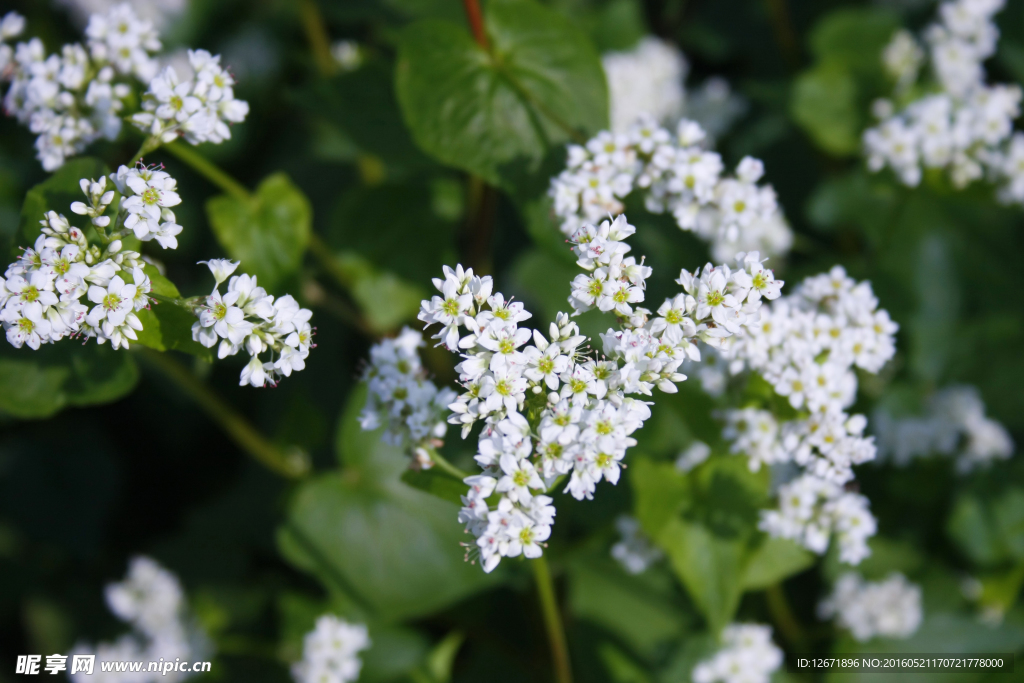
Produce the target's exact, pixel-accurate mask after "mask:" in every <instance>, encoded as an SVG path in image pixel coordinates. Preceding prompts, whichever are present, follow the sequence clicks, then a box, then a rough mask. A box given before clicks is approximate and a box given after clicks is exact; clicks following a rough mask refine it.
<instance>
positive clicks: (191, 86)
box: [0, 4, 249, 171]
mask: <svg viewBox="0 0 1024 683" xmlns="http://www.w3.org/2000/svg"><path fill="white" fill-rule="evenodd" d="M24 25H25V20H24V18H23V17H21V16H20V15H18V14H16V13H14V12H10V13H8V14H7V15H6V16H4V18H3V19H2V20H0V80H8V81H10V82H11V86H10V88H9V89H8V91H7V94H6V96H5V97H4V108H5V109H6V111H7V113H8V114H10V115H11V116H15V117H17V119H18V121H19V122H21V123H23V124H25V125H27V126H28V127H29V130H31V131H32V132H33V133H36V134H37V135H38V136H39V137H38V138H37V139H36V151H37V155H38V158H39V160H40V161H41V162H42V164H43V168H45V169H46V170H47V171H53V170H55V169H57V168H60V167H61V166H62V165H63V164H64V162H65V160H66V159H67V158H68V157H70V156H73V155H75V154H78V153H80V152H82V151H83V150H84V149H85V148H86V147H87V146H88V145H89V144H91V143H92V142H95V141H96V140H98V139H100V138H101V137H102V138H106V139H108V140H113V139H115V138H116V137H117V136H118V134H119V133H120V132H121V122H122V119H124V118H125V113H124V111H123V110H124V108H125V104H126V103H127V102H130V101H134V99H133V98H132V95H133V93H134V92H135V89H134V87H133V85H134V84H133V83H132V78H134V79H137V80H138V81H139V82H141V83H144V84H148V86H149V89H148V91H147V92H146V93H145V95H144V96H143V97H142V108H143V111H141V112H138V113H135V114H133V115H132V116H130V117H128V118H129V120H131V121H132V123H133V124H134V125H135V126H137V127H138V128H140V129H142V130H144V131H146V132H147V133H149V134H150V135H151V136H153V137H154V138H155V139H156V140H158V141H159V142H170V141H172V140H174V139H175V138H177V137H179V136H184V138H185V139H186V140H187V141H188V142H190V143H192V144H194V145H195V144H199V143H201V142H214V143H220V142H223V141H224V140H226V139H228V138H230V137H231V131H230V129H229V127H228V124H230V123H239V122H241V121H244V120H245V117H246V116H247V115H248V113H249V105H248V104H247V103H246V102H244V101H242V100H238V99H235V95H234V89H233V86H234V83H235V81H234V78H232V76H231V74H229V73H228V72H227V71H226V70H225V69H224V68H223V67H221V66H220V56H219V55H216V56H214V55H211V54H210V53H209V52H207V51H206V50H194V51H189V53H188V58H189V65H190V68H191V70H192V71H193V72H194V73H193V74H192V75H191V76H190V77H189V78H187V79H185V80H184V81H182V80H180V79H179V78H178V75H177V73H176V72H175V70H174V68H173V67H167V68H165V69H164V70H163V71H162V72H161V73H159V74H157V70H158V68H159V66H158V63H157V61H156V60H155V59H154V58H153V54H154V53H156V52H157V51H158V50H160V49H161V43H160V37H159V35H158V34H157V32H156V31H155V30H154V28H153V24H152V22H150V21H146V20H142V19H139V18H138V17H137V16H136V14H135V12H134V10H133V9H132V8H131V6H130V5H128V4H118V5H116V6H114V7H111V8H109V10H108V11H106V12H105V13H103V14H94V15H92V16H91V17H90V19H89V24H88V26H87V27H86V29H85V37H86V41H85V45H82V44H80V43H73V44H69V45H65V46H64V47H63V49H62V50H61V52H60V54H52V55H49V56H47V54H46V50H45V48H44V46H43V43H42V41H41V40H39V39H38V38H32V39H31V40H29V41H28V42H24V43H18V44H17V45H16V46H15V47H13V48H12V47H11V46H10V45H8V44H7V41H8V40H10V39H11V38H14V37H16V36H18V35H19V34H20V33H21V32H22V31H23V30H24Z"/></svg>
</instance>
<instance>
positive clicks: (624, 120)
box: [601, 36, 690, 133]
mask: <svg viewBox="0 0 1024 683" xmlns="http://www.w3.org/2000/svg"><path fill="white" fill-rule="evenodd" d="M601 64H602V65H603V66H604V73H605V76H606V78H607V79H608V104H609V118H610V120H611V128H612V130H613V131H615V132H616V133H624V132H626V130H627V129H628V128H629V126H631V125H632V124H634V123H636V121H637V120H638V119H640V118H641V117H644V116H647V117H650V118H653V119H654V120H655V121H657V122H658V123H667V122H670V121H673V120H675V119H678V118H679V117H680V116H681V115H682V113H683V104H684V102H685V101H686V90H685V88H684V87H683V82H684V81H685V80H686V74H687V72H688V71H689V69H690V67H689V64H687V63H686V57H685V56H683V53H682V52H680V51H679V49H678V48H677V47H675V46H674V45H672V44H671V43H667V42H665V41H663V40H661V39H659V38H655V37H654V36H647V37H645V38H644V39H642V40H641V41H640V42H639V43H638V44H637V45H636V47H634V48H632V49H631V50H623V51H621V52H607V53H605V54H604V55H602V56H601Z"/></svg>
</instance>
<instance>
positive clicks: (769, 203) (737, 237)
mask: <svg viewBox="0 0 1024 683" xmlns="http://www.w3.org/2000/svg"><path fill="white" fill-rule="evenodd" d="M705 138H706V133H705V131H704V129H703V128H702V127H701V126H700V125H699V124H697V123H696V122H695V121H691V120H686V119H684V120H682V121H680V122H679V125H678V134H677V135H676V136H672V135H670V134H669V133H668V131H666V130H664V129H663V128H661V127H660V126H659V125H658V122H657V121H655V120H654V119H652V118H650V117H646V118H644V117H641V118H640V119H639V120H638V121H636V122H635V123H633V125H632V126H631V127H629V128H628V130H625V131H623V132H621V133H619V134H618V135H613V134H611V133H608V132H603V133H599V134H598V135H597V136H595V137H594V138H593V139H592V140H590V141H589V142H588V143H587V144H586V145H585V146H570V148H569V164H568V168H567V169H566V170H565V171H563V172H562V173H561V174H559V175H558V176H557V177H555V178H553V179H552V181H551V188H550V192H549V194H550V195H551V197H552V198H553V200H554V204H555V213H556V214H557V215H558V216H559V218H560V219H561V220H562V226H561V229H562V232H563V233H565V235H567V236H569V237H572V241H573V242H576V243H577V244H578V245H584V244H585V243H586V242H588V241H589V239H584V238H581V236H578V235H577V233H578V231H579V230H580V229H581V228H582V227H584V226H586V225H587V224H596V223H597V222H598V221H601V220H602V219H604V218H605V217H607V216H608V215H609V214H612V215H614V214H618V213H621V212H622V210H623V204H622V200H623V199H624V198H625V197H626V196H627V195H629V194H630V192H632V191H633V190H634V189H638V190H640V191H641V192H642V193H643V196H644V200H645V204H646V206H647V208H648V210H650V211H654V212H658V213H662V212H666V211H667V212H670V213H672V215H673V216H674V217H675V219H676V222H677V224H678V225H679V227H680V228H681V229H683V230H690V231H694V232H695V233H696V234H697V235H698V236H699V237H701V238H703V239H705V240H707V241H709V242H711V243H712V253H713V255H714V257H715V258H716V259H719V260H730V261H731V260H732V259H733V257H734V256H735V255H736V253H737V252H741V251H742V252H746V251H754V250H757V251H760V252H762V253H765V254H778V253H784V252H785V251H786V250H788V249H789V246H790V244H791V242H792V235H791V233H790V231H789V228H788V227H787V226H786V224H785V222H784V221H783V220H782V218H781V216H780V215H779V212H778V206H777V203H776V200H775V193H774V192H773V191H772V190H771V188H770V187H760V186H757V185H756V184H755V183H756V182H757V181H758V180H759V179H760V178H761V175H762V174H763V165H762V164H761V163H760V162H759V161H757V160H755V159H751V158H749V157H748V158H745V159H744V160H743V161H742V162H741V164H740V166H739V167H738V168H737V177H734V178H733V177H724V176H723V172H724V170H725V169H724V165H723V163H722V159H721V157H720V156H719V155H718V154H716V153H714V152H711V151H708V150H706V149H703V148H701V147H699V146H698V145H699V144H700V143H701V142H702V141H703V140H704V139H705ZM582 237H586V236H582ZM621 239H622V238H613V239H612V241H621ZM606 242H607V240H602V241H601V242H600V243H599V245H598V246H599V247H604V246H605V244H606ZM583 251H592V250H591V249H590V248H586V249H584V250H581V252H580V253H578V255H579V256H581V258H584V259H592V258H595V256H596V255H595V254H593V253H582V252H583ZM613 255H614V252H613V253H611V254H609V255H608V256H606V257H605V258H604V260H603V261H600V262H599V263H597V265H602V264H603V265H611V262H612V258H611V257H612V256H613ZM585 262H586V261H585ZM587 263H588V265H584V266H583V267H584V268H585V269H587V270H593V268H592V267H591V266H590V265H589V262H587ZM605 279H606V278H605V277H603V276H601V275H598V274H595V275H592V276H589V277H587V278H583V277H582V276H581V277H580V278H577V282H576V283H574V287H573V289H574V291H573V297H574V298H576V299H578V301H579V302H580V304H582V305H583V306H584V307H585V306H595V305H596V304H595V301H596V300H597V299H598V297H599V296H600V294H601V291H600V290H601V288H602V287H603V286H604V285H605V284H606V283H605ZM612 279H613V280H616V279H618V278H617V277H613V278H612ZM632 284H633V285H637V284H639V283H636V282H634V283H632ZM629 303H632V302H629ZM578 310H580V309H579V308H578ZM602 310H611V308H609V307H605V308H603V309H602ZM620 312H621V311H620Z"/></svg>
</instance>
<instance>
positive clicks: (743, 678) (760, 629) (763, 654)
mask: <svg viewBox="0 0 1024 683" xmlns="http://www.w3.org/2000/svg"><path fill="white" fill-rule="evenodd" d="M720 640H721V643H722V648H721V649H720V650H719V651H718V652H717V653H716V654H715V655H714V656H713V657H711V658H710V659H707V660H704V661H702V662H700V663H699V664H697V666H695V667H694V669H693V673H692V677H693V682H694V683H768V681H769V680H771V677H772V674H773V673H774V672H775V671H776V670H778V668H779V667H781V666H782V661H783V655H782V650H780V649H779V648H778V647H777V646H776V645H775V643H773V642H772V629H771V627H770V626H761V625H759V624H731V625H729V626H726V627H725V629H723V631H722V634H721V638H720Z"/></svg>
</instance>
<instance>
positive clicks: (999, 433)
mask: <svg viewBox="0 0 1024 683" xmlns="http://www.w3.org/2000/svg"><path fill="white" fill-rule="evenodd" d="M872 422H873V424H874V432H875V435H876V437H877V439H878V451H879V458H880V459H889V460H891V461H892V462H893V463H894V464H896V465H898V466H906V465H907V464H909V463H910V461H911V460H913V459H914V458H919V457H925V456H929V455H935V454H939V455H946V456H953V457H955V458H956V461H957V463H956V464H957V469H958V470H959V471H960V472H970V471H971V470H973V469H975V468H976V467H983V466H986V465H989V464H991V463H992V462H993V461H995V460H1005V459H1007V458H1009V457H1010V456H1011V455H1013V449H1014V445H1013V439H1011V438H1010V434H1009V432H1007V431H1006V428H1005V427H1003V425H1001V424H999V422H997V421H995V420H993V419H991V418H988V417H986V416H985V403H984V402H983V401H982V400H981V396H980V395H979V393H978V390H977V389H976V388H974V387H969V386H952V387H947V388H946V389H943V390H942V391H940V392H938V393H937V394H935V395H934V396H932V397H931V399H930V400H929V402H928V410H927V413H926V414H925V415H924V416H923V417H907V418H893V417H892V416H890V415H889V414H888V413H886V412H884V411H881V410H879V411H877V412H876V413H875V415H874V416H873V418H872Z"/></svg>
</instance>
